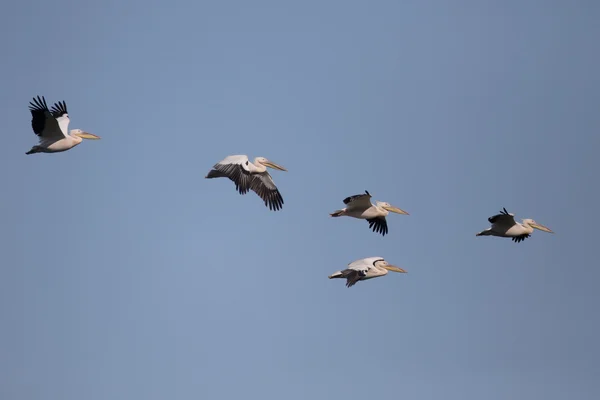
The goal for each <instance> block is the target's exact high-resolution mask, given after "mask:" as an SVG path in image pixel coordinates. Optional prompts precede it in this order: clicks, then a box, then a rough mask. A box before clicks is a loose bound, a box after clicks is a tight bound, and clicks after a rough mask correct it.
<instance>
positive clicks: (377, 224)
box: [367, 217, 388, 236]
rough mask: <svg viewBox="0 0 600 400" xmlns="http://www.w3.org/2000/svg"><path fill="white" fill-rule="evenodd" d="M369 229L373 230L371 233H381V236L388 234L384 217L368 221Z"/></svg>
mask: <svg viewBox="0 0 600 400" xmlns="http://www.w3.org/2000/svg"><path fill="white" fill-rule="evenodd" d="M367 222H368V223H369V228H371V229H372V230H373V232H377V233H381V235H382V236H385V235H386V233H388V226H387V221H386V219H385V217H377V218H371V219H368V220H367Z"/></svg>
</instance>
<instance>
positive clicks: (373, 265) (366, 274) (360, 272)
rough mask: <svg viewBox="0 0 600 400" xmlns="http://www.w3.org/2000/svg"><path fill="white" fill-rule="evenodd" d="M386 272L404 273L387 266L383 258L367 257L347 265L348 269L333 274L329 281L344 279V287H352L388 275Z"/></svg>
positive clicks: (400, 269)
mask: <svg viewBox="0 0 600 400" xmlns="http://www.w3.org/2000/svg"><path fill="white" fill-rule="evenodd" d="M388 271H393V272H406V271H405V270H404V269H402V268H398V267H396V266H395V265H391V264H389V263H388V262H387V261H385V260H384V259H383V257H368V258H362V259H360V260H356V261H354V262H351V263H350V264H348V268H346V269H344V270H341V271H337V272H334V273H333V274H331V275H329V277H328V278H329V279H334V278H341V279H346V287H352V286H354V285H355V284H356V282H358V281H365V280H367V279H373V278H377V277H380V276H384V275H387V274H388Z"/></svg>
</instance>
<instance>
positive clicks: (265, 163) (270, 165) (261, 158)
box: [254, 157, 287, 171]
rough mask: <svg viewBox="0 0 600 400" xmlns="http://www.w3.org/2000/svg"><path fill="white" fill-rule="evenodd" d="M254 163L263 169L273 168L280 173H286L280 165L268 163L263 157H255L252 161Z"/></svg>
mask: <svg viewBox="0 0 600 400" xmlns="http://www.w3.org/2000/svg"><path fill="white" fill-rule="evenodd" d="M254 163H259V164H262V165H264V166H265V167H271V168H274V169H278V170H280V171H287V169H285V168H283V167H282V166H281V165H277V164H275V163H274V162H272V161H269V160H267V159H266V158H264V157H256V158H255V159H254Z"/></svg>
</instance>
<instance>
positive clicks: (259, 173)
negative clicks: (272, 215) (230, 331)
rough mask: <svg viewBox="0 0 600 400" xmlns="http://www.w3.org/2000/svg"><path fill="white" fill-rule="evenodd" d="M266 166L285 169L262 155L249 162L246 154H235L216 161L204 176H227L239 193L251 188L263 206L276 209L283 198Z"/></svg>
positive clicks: (280, 205) (246, 191)
mask: <svg viewBox="0 0 600 400" xmlns="http://www.w3.org/2000/svg"><path fill="white" fill-rule="evenodd" d="M267 167H270V168H274V169H278V170H280V171H287V170H286V169H285V168H283V167H282V166H280V165H277V164H275V163H274V162H272V161H269V160H267V159H266V158H264V157H256V158H255V159H254V163H251V162H250V161H248V156H246V155H235V156H228V157H226V158H225V159H224V160H222V161H219V162H218V163H216V164H215V165H214V166H213V168H212V169H211V170H210V171H209V173H208V175H206V177H205V178H207V179H211V178H229V179H231V180H232V181H233V183H235V189H236V190H237V191H238V192H239V193H240V194H246V193H248V191H249V190H252V191H253V192H255V193H256V194H257V195H258V196H259V197H260V198H261V199H262V200H263V201H264V202H265V206H267V207H269V209H270V210H273V211H277V210H280V209H281V208H282V207H283V198H282V197H281V193H279V189H277V186H275V182H274V181H273V178H271V175H269V172H267Z"/></svg>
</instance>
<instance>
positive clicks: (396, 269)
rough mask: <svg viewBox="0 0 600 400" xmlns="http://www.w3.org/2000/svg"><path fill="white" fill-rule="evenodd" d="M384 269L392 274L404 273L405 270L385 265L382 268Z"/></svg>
mask: <svg viewBox="0 0 600 400" xmlns="http://www.w3.org/2000/svg"><path fill="white" fill-rule="evenodd" d="M383 268H385V269H387V270H388V271H394V272H406V271H405V270H403V269H402V268H398V267H396V266H395V265H389V264H388V265H386V266H385V267H383Z"/></svg>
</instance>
